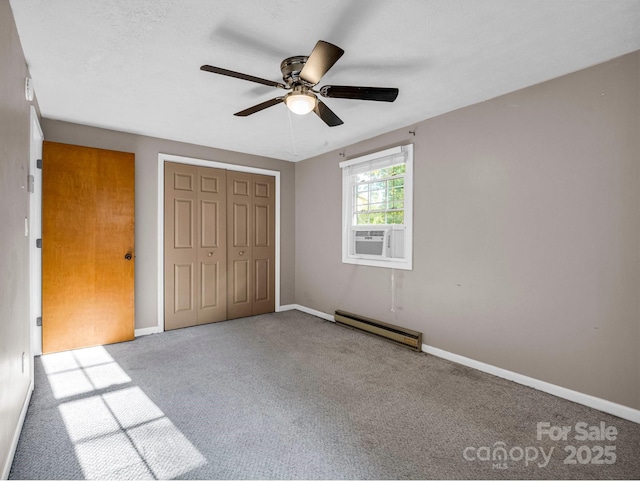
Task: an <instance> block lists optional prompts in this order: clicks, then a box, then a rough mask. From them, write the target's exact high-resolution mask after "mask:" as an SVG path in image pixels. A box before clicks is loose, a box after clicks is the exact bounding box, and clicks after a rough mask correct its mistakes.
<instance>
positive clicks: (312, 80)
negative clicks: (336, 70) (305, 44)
mask: <svg viewBox="0 0 640 481" xmlns="http://www.w3.org/2000/svg"><path fill="white" fill-rule="evenodd" d="M343 53H344V50H342V49H341V48H340V47H336V46H335V45H333V44H330V43H329V42H325V41H323V40H319V41H318V43H316V46H315V47H313V52H311V55H309V58H308V59H307V62H306V63H305V64H304V67H302V70H301V71H300V78H301V79H302V80H304V81H305V82H307V83H309V84H311V85H316V84H317V83H318V82H320V79H321V78H322V77H323V76H324V74H326V73H327V72H328V70H329V69H330V68H331V67H333V64H334V63H336V62H337V61H338V59H339V58H340V57H342V54H343Z"/></svg>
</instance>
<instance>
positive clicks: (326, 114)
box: [313, 99, 344, 127]
mask: <svg viewBox="0 0 640 481" xmlns="http://www.w3.org/2000/svg"><path fill="white" fill-rule="evenodd" d="M313 112H314V113H315V114H316V115H317V116H318V117H320V118H321V119H322V120H323V121H324V123H325V124H327V125H328V126H329V127H335V126H336V125H342V124H344V122H343V121H342V120H340V117H338V116H337V115H336V114H334V113H333V111H332V110H331V109H330V108H329V107H327V106H326V104H324V103H322V102H321V101H320V99H318V101H317V103H316V108H315V109H313Z"/></svg>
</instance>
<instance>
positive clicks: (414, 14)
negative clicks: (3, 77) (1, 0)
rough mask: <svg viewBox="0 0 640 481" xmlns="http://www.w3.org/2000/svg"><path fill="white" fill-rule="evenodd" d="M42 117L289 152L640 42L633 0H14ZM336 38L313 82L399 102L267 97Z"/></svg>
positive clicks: (433, 111) (574, 66)
mask: <svg viewBox="0 0 640 481" xmlns="http://www.w3.org/2000/svg"><path fill="white" fill-rule="evenodd" d="M11 7H12V9H13V13H14V16H15V19H16V24H17V27H18V32H19V34H20V40H21V43H22V46H23V49H24V52H25V56H26V59H27V63H28V66H29V69H30V72H31V76H32V77H33V80H34V86H35V90H36V95H37V96H38V101H39V103H40V107H41V110H42V114H43V116H44V117H47V118H51V119H60V120H66V121H70V122H76V123H80V124H86V125H93V126H99V127H104V128H109V129H114V130H121V131H125V132H132V133H138V134H144V135H150V136H155V137H162V138H166V139H172V140H178V141H183V142H190V143H194V144H201V145H206V146H211V147H218V148H222V149H228V150H234V151H239V152H246V153H251V154H258V155H264V156H268V157H274V158H279V159H285V160H291V161H297V160H302V159H305V158H309V157H312V156H315V155H318V154H321V153H324V152H327V151H330V150H333V149H337V148H340V147H343V146H345V145H349V144H352V143H354V142H357V141H360V140H364V139H366V138H369V137H373V136H375V135H378V134H380V133H383V132H387V131H390V130H393V129H396V128H400V127H406V126H411V125H412V124H414V123H417V122H419V121H421V120H424V119H427V118H430V117H433V116H436V115H439V114H442V113H445V112H448V111H451V110H454V109H457V108H460V107H463V106H466V105H470V104H474V103H477V102H481V101H483V100H487V99H489V98H493V97H496V96H498V95H501V94H504V93H507V92H510V91H514V90H517V89H520V88H523V87H527V86H530V85H533V84H536V83H539V82H542V81H545V80H548V79H551V78H554V77H558V76H561V75H564V74H566V73H569V72H574V71H576V70H580V69H582V68H585V67H589V66H591V65H595V64H597V63H600V62H603V61H606V60H609V59H611V58H614V57H617V56H619V55H623V54H625V53H629V52H632V51H635V50H638V49H640V1H639V0H615V1H614V0H609V1H602V0H562V1H560V0H519V1H514V0H322V1H317V2H311V1H307V0H305V1H301V0H90V1H88V0H56V1H52V0H11ZM320 39H322V40H326V41H328V42H331V43H334V44H336V45H338V46H340V47H342V48H343V49H344V50H345V54H344V56H343V57H342V58H341V59H340V60H339V61H338V62H337V63H336V65H335V66H334V67H333V68H332V69H331V70H330V71H329V72H328V73H327V75H326V76H325V77H324V79H323V80H322V82H320V85H319V86H322V85H327V84H333V85H356V86H358V85H363V86H379V87H397V88H399V89H400V94H399V96H398V99H397V100H396V101H395V102H394V103H385V102H366V101H357V100H346V99H323V100H324V102H325V103H326V104H327V105H328V106H329V107H330V108H331V109H332V110H333V111H334V112H335V113H336V114H337V115H338V116H339V117H340V118H342V120H343V121H344V125H341V126H338V127H333V128H329V127H327V126H326V125H325V124H324V123H323V122H322V121H321V120H320V119H319V118H317V117H316V116H315V115H313V114H310V115H307V116H297V115H294V114H290V113H289V111H288V110H287V108H286V107H285V106H284V105H276V106H274V107H271V108H269V109H266V110H264V111H261V112H258V113H256V114H254V115H252V116H250V117H245V118H241V117H234V116H233V113H234V112H237V111H239V110H242V109H245V108H247V107H250V106H252V105H254V104H257V103H259V102H262V101H264V100H268V99H270V98H273V97H276V96H279V95H281V94H282V91H281V90H279V89H275V88H270V87H266V86H263V85H259V84H254V83H250V82H246V81H243V80H238V79H234V78H229V77H224V76H220V75H215V74H212V73H208V72H202V71H200V70H199V67H200V66H201V65H203V64H210V65H214V66H217V67H222V68H226V69H230V70H235V71H239V72H243V73H247V74H250V75H255V76H258V77H262V78H267V79H270V80H275V81H281V80H282V78H281V75H280V70H279V65H280V62H281V61H282V60H283V59H284V58H285V57H289V56H293V55H308V54H309V53H310V52H311V50H312V49H313V47H314V45H315V43H316V41H317V40H320Z"/></svg>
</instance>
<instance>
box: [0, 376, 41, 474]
mask: <svg viewBox="0 0 640 481" xmlns="http://www.w3.org/2000/svg"><path fill="white" fill-rule="evenodd" d="M32 369H33V368H32ZM32 394H33V380H32V381H31V382H30V383H29V390H28V392H27V395H26V396H25V399H24V403H23V404H22V410H21V411H20V418H19V419H18V425H17V426H16V431H15V432H14V433H13V439H12V440H11V446H10V447H9V452H8V453H7V459H5V462H4V467H3V468H2V478H0V479H9V472H10V471H11V465H12V464H13V457H14V456H15V455H16V449H17V447H18V441H19V440H20V434H21V433H22V426H24V420H25V418H26V417H27V409H29V402H31V395H32Z"/></svg>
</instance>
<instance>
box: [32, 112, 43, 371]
mask: <svg viewBox="0 0 640 481" xmlns="http://www.w3.org/2000/svg"><path fill="white" fill-rule="evenodd" d="M30 117H31V118H30V122H29V133H30V135H29V182H31V181H32V179H33V192H31V193H30V194H29V276H30V282H29V284H30V286H31V288H30V292H29V332H30V336H29V337H30V339H31V341H30V342H31V353H30V355H29V357H30V359H31V361H30V363H31V365H32V366H33V357H34V356H40V355H41V354H42V327H41V326H38V325H37V318H38V317H40V316H42V249H40V248H38V247H36V239H40V238H41V237H42V169H39V168H38V167H37V161H38V160H39V159H42V143H43V142H44V134H43V133H42V128H41V127H40V121H39V120H38V113H37V112H36V109H35V107H34V106H33V105H32V106H31V108H30ZM32 176H33V177H32ZM31 382H33V368H31Z"/></svg>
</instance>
